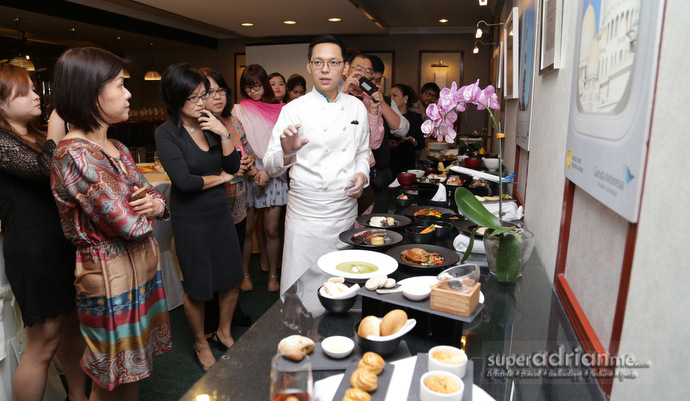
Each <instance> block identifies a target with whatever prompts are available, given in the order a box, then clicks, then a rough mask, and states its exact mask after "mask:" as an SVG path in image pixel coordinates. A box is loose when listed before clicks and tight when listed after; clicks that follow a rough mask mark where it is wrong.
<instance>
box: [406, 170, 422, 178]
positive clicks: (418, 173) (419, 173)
mask: <svg viewBox="0 0 690 401" xmlns="http://www.w3.org/2000/svg"><path fill="white" fill-rule="evenodd" d="M407 172H408V173H410V174H414V175H415V176H417V178H422V177H424V170H407Z"/></svg>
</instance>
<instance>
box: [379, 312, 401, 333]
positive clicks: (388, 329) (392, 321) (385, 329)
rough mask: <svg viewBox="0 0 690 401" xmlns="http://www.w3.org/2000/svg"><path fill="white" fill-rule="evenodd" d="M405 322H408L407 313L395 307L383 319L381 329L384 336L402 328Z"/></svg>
mask: <svg viewBox="0 0 690 401" xmlns="http://www.w3.org/2000/svg"><path fill="white" fill-rule="evenodd" d="M405 323H407V313H405V311H404V310H402V309H393V310H392V311H390V312H388V313H386V316H384V317H383V319H382V320H381V326H380V329H379V331H380V332H381V335H382V336H390V335H391V334H395V333H397V332H398V330H400V329H402V327H403V326H404V325H405Z"/></svg>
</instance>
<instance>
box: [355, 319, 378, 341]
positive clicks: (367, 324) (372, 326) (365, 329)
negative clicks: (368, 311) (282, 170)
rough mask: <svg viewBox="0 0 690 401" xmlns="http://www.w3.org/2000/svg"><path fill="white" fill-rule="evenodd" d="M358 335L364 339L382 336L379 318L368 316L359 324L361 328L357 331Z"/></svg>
mask: <svg viewBox="0 0 690 401" xmlns="http://www.w3.org/2000/svg"><path fill="white" fill-rule="evenodd" d="M357 334H359V335H360V336H362V337H363V338H367V337H369V336H372V335H373V336H380V335H381V329H380V328H379V318H377V317H376V316H367V317H365V318H364V319H362V321H361V322H360V323H359V328H358V329H357Z"/></svg>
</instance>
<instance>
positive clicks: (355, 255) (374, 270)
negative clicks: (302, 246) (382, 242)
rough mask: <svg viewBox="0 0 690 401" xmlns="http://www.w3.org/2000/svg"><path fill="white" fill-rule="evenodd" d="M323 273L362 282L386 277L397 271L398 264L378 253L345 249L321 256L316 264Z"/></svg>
mask: <svg viewBox="0 0 690 401" xmlns="http://www.w3.org/2000/svg"><path fill="white" fill-rule="evenodd" d="M316 264H317V266H319V268H320V269H321V270H323V271H324V272H326V273H328V274H330V275H332V276H339V277H344V278H345V279H347V280H349V281H355V282H364V281H366V280H368V279H370V278H372V277H375V276H380V275H384V274H385V275H388V274H391V273H393V272H394V271H396V270H397V269H398V262H396V260H395V259H394V258H392V257H390V256H388V255H385V254H383V253H379V252H373V251H366V250H359V249H347V250H344V251H336V252H331V253H327V254H324V255H322V256H321V257H320V258H319V260H318V261H317V262H316Z"/></svg>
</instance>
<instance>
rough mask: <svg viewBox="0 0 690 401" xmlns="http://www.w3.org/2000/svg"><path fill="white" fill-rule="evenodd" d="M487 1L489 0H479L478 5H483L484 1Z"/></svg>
mask: <svg viewBox="0 0 690 401" xmlns="http://www.w3.org/2000/svg"><path fill="white" fill-rule="evenodd" d="M488 2H489V0H479V5H480V6H485V5H486V3H488Z"/></svg>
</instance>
